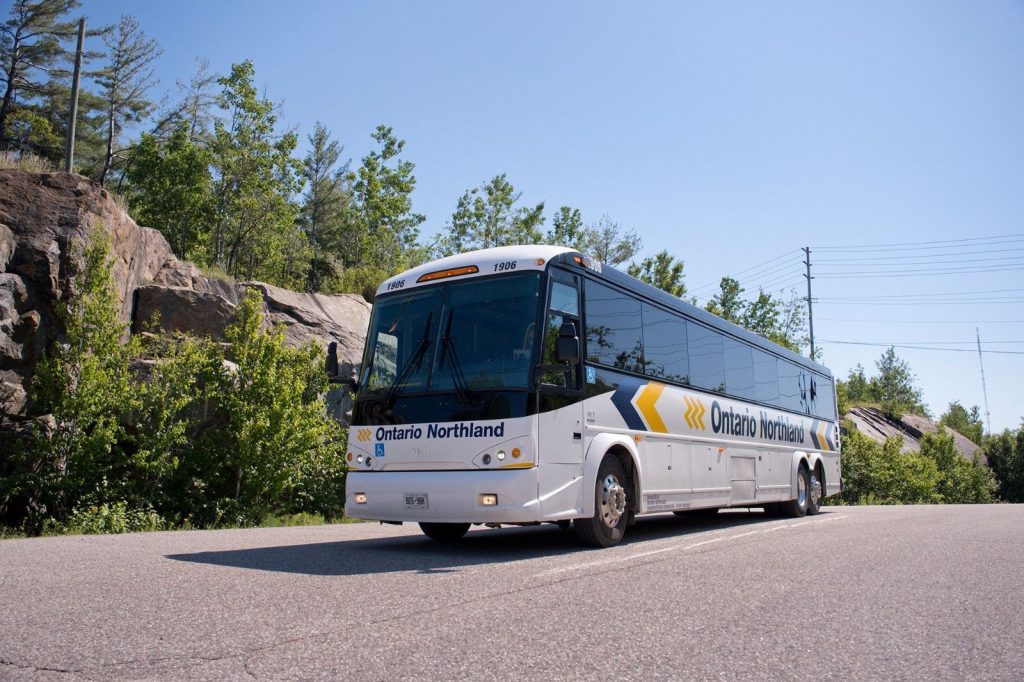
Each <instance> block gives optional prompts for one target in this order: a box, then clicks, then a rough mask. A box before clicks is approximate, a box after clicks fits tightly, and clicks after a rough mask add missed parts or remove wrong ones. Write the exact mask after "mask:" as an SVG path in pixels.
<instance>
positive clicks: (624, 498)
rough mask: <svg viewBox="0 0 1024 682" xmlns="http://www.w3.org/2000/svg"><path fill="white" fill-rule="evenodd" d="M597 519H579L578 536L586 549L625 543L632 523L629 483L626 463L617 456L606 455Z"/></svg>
mask: <svg viewBox="0 0 1024 682" xmlns="http://www.w3.org/2000/svg"><path fill="white" fill-rule="evenodd" d="M594 497H595V499H594V515H593V516H591V517H589V518H586V519H576V521H575V522H574V523H573V526H574V527H575V528H576V536H577V537H578V538H579V540H580V542H582V543H583V544H584V545H589V546H591V547H612V546H614V545H617V544H619V542H621V541H622V536H623V535H624V534H625V532H626V525H627V524H628V523H629V503H630V498H631V497H632V496H631V495H630V493H629V483H628V481H627V479H626V472H625V470H624V469H623V468H622V463H621V462H620V461H619V460H618V458H616V457H615V456H613V455H605V458H604V460H602V461H601V466H600V468H598V470H597V483H596V485H595V486H594Z"/></svg>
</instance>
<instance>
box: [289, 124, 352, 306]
mask: <svg viewBox="0 0 1024 682" xmlns="http://www.w3.org/2000/svg"><path fill="white" fill-rule="evenodd" d="M308 139H309V144H310V151H309V154H307V155H306V159H305V170H304V175H305V178H306V184H307V186H308V188H309V189H307V190H306V196H305V199H304V200H303V203H302V208H301V209H300V210H299V225H300V226H301V228H302V231H303V232H304V233H305V234H306V238H307V239H308V240H309V244H310V247H311V248H312V258H311V259H310V264H309V271H308V273H307V275H306V291H319V290H320V289H321V287H322V286H323V283H324V281H325V280H326V279H328V278H333V277H336V276H337V274H338V273H337V270H338V267H339V262H340V258H339V254H340V253H341V252H342V251H343V250H344V248H345V243H344V242H345V239H344V238H345V228H346V226H347V222H348V221H347V219H346V218H347V216H348V212H349V204H350V203H351V200H352V194H351V188H350V187H349V186H348V183H347V180H346V176H347V175H348V173H349V170H348V164H347V163H346V164H345V165H344V166H342V167H340V168H338V167H337V165H338V161H339V159H340V158H341V153H342V151H343V150H344V148H343V147H342V146H341V145H339V144H338V142H337V141H335V140H332V139H331V134H330V131H328V130H327V128H325V127H324V126H323V125H322V124H321V123H320V122H319V121H318V122H317V123H316V126H315V127H314V128H313V133H312V134H311V135H310V136H309V138H308Z"/></svg>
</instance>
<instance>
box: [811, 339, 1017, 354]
mask: <svg viewBox="0 0 1024 682" xmlns="http://www.w3.org/2000/svg"><path fill="white" fill-rule="evenodd" d="M820 342H821V343H831V344H839V345H843V346H877V347H881V348H890V347H891V348H909V349H911V350H937V351H946V352H949V353H974V352H975V350H974V349H973V348H935V347H929V346H916V345H909V344H898V343H879V342H869V341H835V340H826V339H822V340H821V341H820ZM984 352H985V353H995V354H999V355H1024V350H985V351H984Z"/></svg>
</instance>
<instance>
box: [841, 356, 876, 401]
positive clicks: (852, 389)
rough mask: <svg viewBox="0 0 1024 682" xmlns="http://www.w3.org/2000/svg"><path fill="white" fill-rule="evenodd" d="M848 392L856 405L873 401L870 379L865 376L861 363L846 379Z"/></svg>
mask: <svg viewBox="0 0 1024 682" xmlns="http://www.w3.org/2000/svg"><path fill="white" fill-rule="evenodd" d="M846 392H847V394H848V395H849V397H850V401H851V402H855V403H856V402H861V401H864V400H870V399H871V394H870V388H869V385H868V379H867V377H866V376H864V367H863V365H861V364H860V363H859V362H858V363H857V366H856V367H854V368H853V369H851V370H850V374H849V375H848V377H847V379H846Z"/></svg>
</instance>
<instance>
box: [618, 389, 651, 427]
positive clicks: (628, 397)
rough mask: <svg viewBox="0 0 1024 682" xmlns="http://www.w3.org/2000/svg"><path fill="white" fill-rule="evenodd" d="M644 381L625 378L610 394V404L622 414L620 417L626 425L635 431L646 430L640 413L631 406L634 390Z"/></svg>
mask: <svg viewBox="0 0 1024 682" xmlns="http://www.w3.org/2000/svg"><path fill="white" fill-rule="evenodd" d="M643 383H646V382H644V381H639V380H634V381H630V380H625V381H623V382H622V384H620V385H619V387H618V388H616V389H615V393H613V394H612V404H613V405H615V407H616V409H618V411H619V414H620V415H622V419H623V420H624V421H625V422H626V427H627V428H630V429H633V430H635V431H646V430H647V427H646V426H645V425H644V422H643V420H642V419H640V414H639V413H638V412H637V411H636V408H635V407H633V403H632V400H633V396H634V395H636V390H637V389H638V388H640V385H641V384H643Z"/></svg>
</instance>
